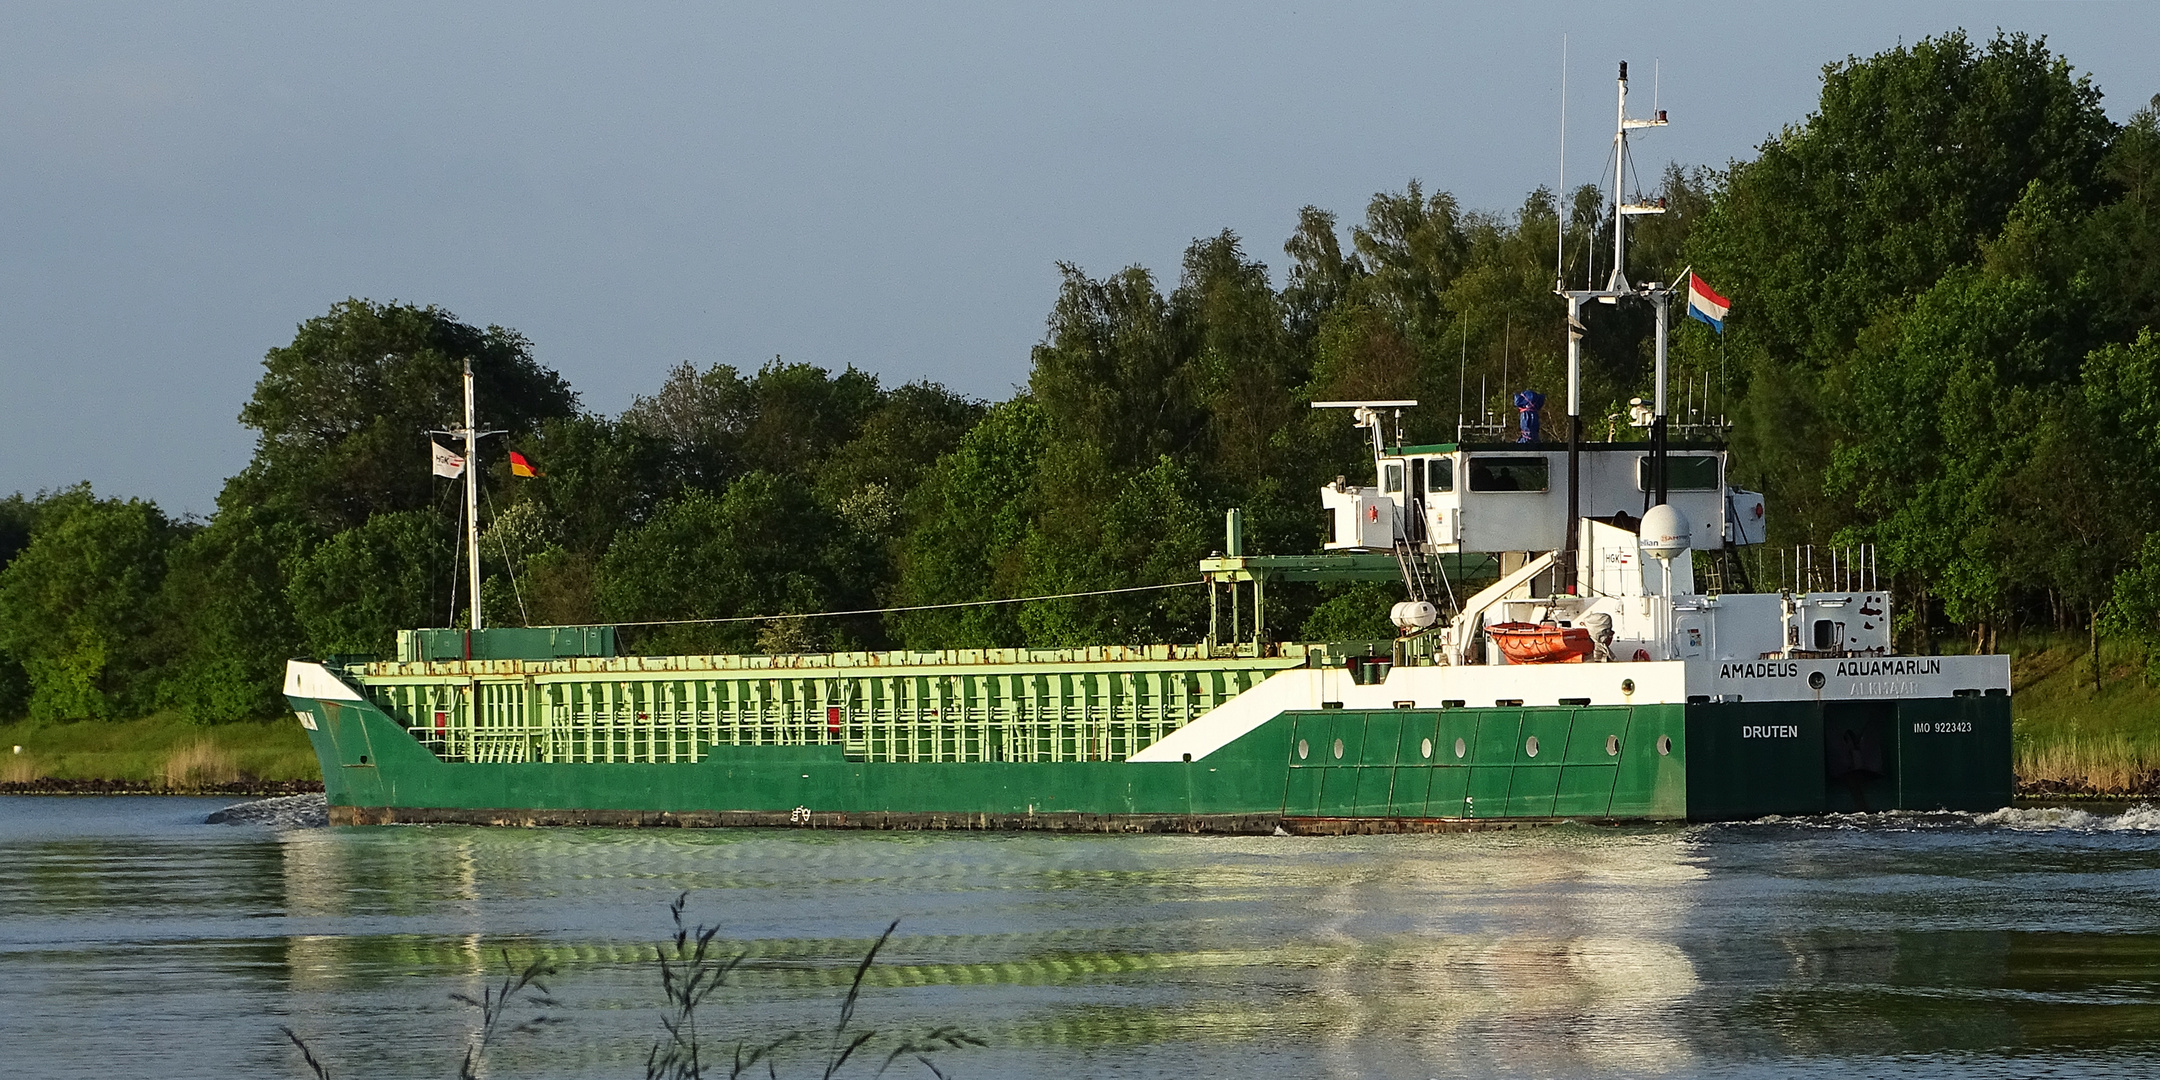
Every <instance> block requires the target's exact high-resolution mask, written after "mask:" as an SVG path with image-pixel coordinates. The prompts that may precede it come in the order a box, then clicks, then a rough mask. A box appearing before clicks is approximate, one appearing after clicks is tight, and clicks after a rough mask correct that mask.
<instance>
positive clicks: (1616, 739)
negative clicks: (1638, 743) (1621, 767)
mask: <svg viewBox="0 0 2160 1080" xmlns="http://www.w3.org/2000/svg"><path fill="white" fill-rule="evenodd" d="M1605 756H1606V757H1619V756H1620V736H1618V735H1607V736H1605Z"/></svg>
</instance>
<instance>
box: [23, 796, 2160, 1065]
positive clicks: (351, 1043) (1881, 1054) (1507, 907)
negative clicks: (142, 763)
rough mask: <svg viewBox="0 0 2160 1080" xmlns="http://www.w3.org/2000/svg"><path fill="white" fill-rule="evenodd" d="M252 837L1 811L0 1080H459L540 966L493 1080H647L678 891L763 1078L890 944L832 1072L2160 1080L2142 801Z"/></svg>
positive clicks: (709, 1006)
mask: <svg viewBox="0 0 2160 1080" xmlns="http://www.w3.org/2000/svg"><path fill="white" fill-rule="evenodd" d="M232 801H233V800H229V799H210V800H204V799H161V798H139V797H138V798H27V797H11V798H0V1073H4V1074H5V1075H8V1076H13V1077H47V1076H50V1077H61V1076H66V1077H76V1076H85V1075H96V1076H115V1077H130V1076H144V1077H151V1076H155V1077H174V1078H185V1077H205V1078H217V1080H232V1078H236V1077H306V1076H311V1075H313V1074H312V1073H311V1072H310V1070H309V1067H308V1066H307V1065H306V1064H305V1062H304V1061H303V1060H302V1058H301V1056H300V1053H299V1051H298V1050H297V1049H296V1048H295V1047H294V1045H293V1044H292V1043H291V1042H290V1041H288V1040H287V1038H286V1036H285V1035H284V1034H283V1033H281V1031H280V1026H281V1025H282V1026H286V1027H290V1028H291V1029H292V1030H293V1031H294V1032H295V1033H296V1034H297V1035H298V1036H299V1037H300V1038H301V1039H302V1040H303V1041H304V1042H305V1043H306V1044H307V1045H308V1047H309V1048H310V1049H311V1051H312V1052H313V1053H314V1054H315V1055H316V1057H317V1059H318V1060H319V1061H320V1062H321V1063H322V1064H323V1065H324V1067H326V1068H327V1070H328V1074H329V1075H330V1076H332V1077H374V1078H391V1077H451V1076H455V1075H457V1072H458V1068H459V1063H460V1062H461V1061H462V1060H463V1059H464V1056H465V1054H466V1052H467V1049H468V1048H469V1047H470V1046H471V1045H473V1043H474V1041H475V1040H476V1039H477V1038H478V1035H479V1032H480V1030H481V1019H482V1014H481V1011H480V1010H479V1009H477V1008H475V1007H473V1006H471V1005H467V1004H464V1003H461V1002H459V1001H457V1000H454V999H453V998H452V997H451V995H452V994H454V993H455V994H461V995H465V996H468V997H472V998H475V999H478V998H481V997H483V988H485V987H491V986H493V985H495V984H496V983H497V982H499V981H500V980H501V978H502V977H503V974H504V972H505V970H506V967H523V966H524V965H527V964H529V963H531V962H533V961H535V960H540V961H544V962H545V963H546V964H547V965H549V966H551V967H552V968H553V969H554V974H553V975H551V976H548V977H546V978H544V980H543V981H544V982H545V984H546V986H547V988H548V990H549V991H550V998H549V1000H550V1001H551V1002H552V1004H551V1005H537V1004H535V1003H533V1002H532V1001H530V1000H529V999H528V998H525V997H520V998H519V999H518V1000H517V1001H515V1002H513V1004H512V1005H511V1006H509V1007H508V1008H507V1009H505V1010H503V1011H502V1013H501V1017H502V1019H501V1020H500V1021H499V1022H498V1024H497V1027H496V1032H495V1035H494V1037H493V1039H492V1041H491V1042H490V1044H489V1047H488V1049H487V1051H486V1053H485V1054H484V1055H483V1056H481V1057H480V1058H479V1059H477V1063H476V1067H475V1071H476V1073H478V1074H479V1075H482V1076H485V1077H489V1078H491V1080H501V1078H511V1077H535V1078H542V1077H545V1078H553V1077H638V1076H642V1075H643V1074H644V1068H645V1062H646V1057H647V1053H648V1051H649V1050H650V1049H651V1048H652V1047H653V1045H654V1042H655V1040H656V1039H657V1038H658V1037H659V1036H660V1035H661V1031H662V1029H661V1024H660V1020H661V1016H662V1010H663V1006H664V1005H665V999H664V997H663V994H662V984H661V977H660V970H659V967H658V965H657V964H656V962H655V959H654V955H655V948H656V945H657V944H659V943H662V942H663V941H664V939H666V938H667V937H668V935H669V934H670V933H671V930H672V927H671V924H670V921H669V910H668V909H669V904H670V903H671V902H672V901H674V900H675V899H676V898H677V897H678V896H679V895H681V894H684V893H687V894H688V900H687V902H686V904H685V916H686V918H687V919H688V920H689V921H691V922H692V923H693V924H695V923H699V922H702V923H705V924H708V925H714V926H717V927H718V928H719V929H718V933H717V935H716V936H715V937H714V939H713V943H712V948H713V951H714V954H715V955H716V956H720V957H735V956H738V955H740V956H743V957H744V959H743V961H742V962H741V964H740V965H739V966H738V967H736V968H735V969H734V970H733V971H732V972H731V973H730V974H729V976H728V979H727V981H726V983H725V984H724V985H722V986H720V988H719V989H717V990H715V991H714V992H713V993H712V995H711V997H709V998H708V999H706V1002H705V1004H704V1006H703V1008H702V1009H701V1010H700V1012H699V1018H698V1034H699V1043H700V1045H701V1047H702V1049H703V1052H704V1054H705V1060H706V1062H707V1063H708V1064H709V1063H710V1062H712V1061H714V1060H722V1061H723V1062H725V1059H727V1058H728V1056H729V1054H730V1053H731V1048H732V1047H733V1045H734V1044H735V1043H736V1041H737V1040H744V1041H747V1042H749V1043H751V1044H756V1043H760V1042H765V1041H770V1040H772V1039H775V1038H778V1037H779V1036H782V1035H784V1034H787V1033H789V1032H803V1033H805V1035H804V1037H802V1038H800V1039H798V1040H796V1041H795V1042H793V1043H790V1044H788V1045H787V1046H785V1047H783V1049H782V1051H781V1057H780V1059H779V1060H778V1063H777V1073H778V1075H780V1076H782V1077H789V1076H817V1075H821V1073H822V1070H823V1067H824V1063H825V1061H826V1058H827V1055H828V1053H829V1047H830V1044H831V1035H830V1033H831V1030H832V1027H833V1024H834V1022H835V1020H836V1018H837V1017H838V1015H839V1013H840V1009H841V1005H842V1002H843V999H844V997H845V995H846V993H847V989H848V986H849V983H850V981H851V979H852V978H853V976H854V974H855V971H856V968H857V965H858V962H859V961H860V960H861V958H862V956H863V954H864V952H865V951H866V950H867V949H869V947H870V946H871V944H872V942H873V941H874V940H875V939H876V937H877V935H878V934H879V932H880V931H882V930H883V929H884V928H885V926H886V925H887V924H888V923H889V922H891V921H892V920H894V919H898V920H899V927H898V929H897V930H896V931H894V933H893V936H892V938H891V940H890V941H889V943H888V944H887V945H886V946H885V948H884V951H883V952H882V953H880V954H879V955H878V957H877V959H876V963H875V964H874V965H873V966H872V967H871V968H870V969H869V970H868V972H867V974H866V975H865V977H864V980H863V989H862V993H861V996H860V1000H859V1002H858V1003H857V1004H856V1006H855V1012H854V1019H853V1025H854V1028H853V1030H864V1031H875V1032H877V1033H878V1034H877V1035H876V1036H875V1037H874V1038H873V1040H872V1042H871V1043H870V1044H869V1045H868V1047H867V1048H866V1049H865V1051H864V1052H863V1057H862V1058H861V1059H860V1060H858V1061H856V1062H853V1063H850V1064H849V1065H848V1066H847V1067H846V1068H844V1069H843V1071H842V1073H841V1075H859V1076H870V1075H872V1074H874V1073H875V1071H876V1069H877V1066H879V1065H881V1064H883V1063H884V1062H885V1060H886V1059H887V1057H888V1056H890V1055H891V1053H892V1050H893V1049H894V1047H895V1046H896V1045H897V1043H896V1042H894V1041H893V1040H895V1039H897V1038H900V1037H906V1036H914V1037H916V1038H917V1040H918V1041H920V1040H921V1037H922V1036H924V1035H926V1034H928V1033H929V1032H931V1031H933V1030H934V1029H937V1028H940V1027H941V1026H950V1027H953V1028H957V1029H960V1030H962V1031H965V1032H966V1033H968V1034H969V1035H971V1036H974V1037H976V1038H979V1039H981V1040H982V1041H983V1042H984V1043H986V1044H987V1045H984V1046H980V1047H964V1048H961V1049H958V1050H946V1051H941V1052H940V1053H938V1054H937V1055H935V1056H934V1057H933V1058H932V1060H933V1061H935V1062H936V1063H937V1065H938V1067H939V1068H940V1069H942V1070H943V1071H944V1072H945V1074H946V1075H949V1076H959V1077H1040V1076H1061V1077H1073V1078H1079V1077H1195V1076H1229V1075H1256V1074H1267V1075H1274V1076H1296V1077H1303V1076H1315V1077H1318V1076H1327V1077H1336V1076H1339V1077H1365V1076H1372V1077H1443V1076H1447V1077H1454V1076H1509V1077H1516V1076H1525V1077H1572V1076H1599V1077H1633V1076H1643V1077H1651V1076H1688V1077H1698V1076H1716V1077H1817V1076H1823V1075H1832V1074H1835V1075H1841V1076H1886V1077H1889V1076H1894V1077H1938V1076H1939V1077H1994V1076H2000V1077H2027V1076H2054V1077H2070V1076H2128V1075H2151V1074H2155V1073H2160V811H2155V810H2154V809H2153V808H2150V807H2133V808H2128V809H2126V810H2119V811H2118V812H2114V813H2101V814H2093V813H2084V812H2076V811H2054V810H2019V811H2006V812H2003V813H2000V814H1995V815H1986V816H1978V817H1975V816H1970V815H1934V816H1925V815H1923V816H1899V815H1881V816H1872V817H1868V816H1861V817H1850V818H1839V819H1831V820H1828V821H1775V820H1773V821H1765V822H1755V823H1750V824H1742V825H1720V826H1693V827H1668V828H1637V829H1610V828H1588V827H1572V826H1562V827H1555V828H1544V829H1532V830H1522V831H1512V832H1489V833H1472V834H1463V835H1445V836H1388V837H1346V838H1305V837H1242V838H1209V837H1164V836H1120V837H1102V836H1062V835H1013V834H990V835H957V834H923V833H884V834H879V833H834V832H818V831H811V830H797V831H787V830H778V831H766V830H734V831H718V830H716V831H679V830H643V831H637V830H623V831H607V830H572V829H542V830H533V829H477V828H463V827H454V828H453V827H392V828H375V829H334V828H324V827H320V826H309V825H308V824H306V822H305V819H306V818H307V817H308V815H307V814H306V813H305V812H304V811H305V809H306V808H305V807H302V808H300V811H301V812H297V813H296V812H294V811H293V809H292V808H291V807H287V808H286V811H285V812H284V813H283V814H282V815H280V814H275V813H272V814H264V815H260V816H262V817H265V818H268V819H269V820H267V821H261V822H256V823H243V824H208V823H206V822H205V818H206V817H208V816H209V815H211V813H212V812H213V811H216V810H218V809H220V808H221V807H224V806H227V805H229V804H230V803H231V802H232ZM281 819H282V820H281ZM535 1017H545V1018H546V1019H545V1022H543V1023H541V1024H539V1025H538V1026H537V1027H534V1026H533V1025H531V1024H530V1023H529V1021H530V1020H532V1019H533V1018H535ZM520 1028H525V1029H526V1030H519V1029H520ZM893 1071H894V1074H896V1075H921V1076H929V1075H931V1074H930V1073H929V1072H928V1071H927V1070H926V1069H924V1068H923V1066H922V1065H921V1064H920V1063H918V1062H916V1061H915V1060H914V1059H913V1058H912V1057H910V1056H906V1055H903V1056H901V1057H900V1058H899V1059H898V1060H897V1061H896V1062H895V1063H894V1065H893ZM726 1073H727V1068H726V1067H725V1066H723V1067H722V1068H721V1069H720V1070H719V1071H718V1073H717V1075H726ZM757 1074H758V1075H765V1069H764V1067H763V1066H762V1065H760V1066H759V1067H758V1069H757ZM708 1075H714V1073H712V1072H710V1071H708Z"/></svg>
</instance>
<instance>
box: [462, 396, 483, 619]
mask: <svg viewBox="0 0 2160 1080" xmlns="http://www.w3.org/2000/svg"><path fill="white" fill-rule="evenodd" d="M479 428H480V425H479V423H478V422H476V421H475V419H474V417H473V377H472V357H470V356H468V357H466V358H465V561H466V565H467V567H468V568H469V569H470V571H471V578H470V579H469V580H470V582H471V584H472V628H473V629H475V630H478V629H480V431H479Z"/></svg>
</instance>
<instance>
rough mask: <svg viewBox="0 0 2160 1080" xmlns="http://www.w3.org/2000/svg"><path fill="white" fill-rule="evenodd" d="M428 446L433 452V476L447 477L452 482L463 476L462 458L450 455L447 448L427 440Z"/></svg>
mask: <svg viewBox="0 0 2160 1080" xmlns="http://www.w3.org/2000/svg"><path fill="white" fill-rule="evenodd" d="M428 446H429V447H431V448H433V449H434V451H435V475H437V476H447V477H449V478H451V479H452V480H455V479H457V478H458V477H460V476H463V475H465V459H464V458H461V457H459V456H457V455H456V454H453V453H451V452H450V448H449V447H447V446H444V445H443V444H441V443H439V442H436V441H435V440H433V439H429V440H428Z"/></svg>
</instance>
